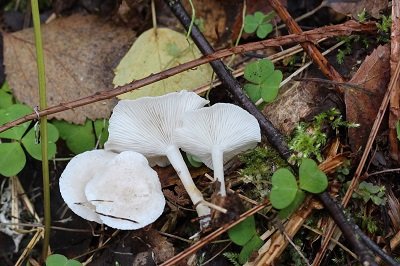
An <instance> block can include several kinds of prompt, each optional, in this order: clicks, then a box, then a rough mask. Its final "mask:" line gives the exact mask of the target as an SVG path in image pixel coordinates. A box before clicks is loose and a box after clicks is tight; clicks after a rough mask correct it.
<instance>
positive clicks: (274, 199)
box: [269, 168, 298, 209]
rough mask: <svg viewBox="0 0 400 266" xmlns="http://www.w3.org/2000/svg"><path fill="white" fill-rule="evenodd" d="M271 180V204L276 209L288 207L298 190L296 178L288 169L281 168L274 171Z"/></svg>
mask: <svg viewBox="0 0 400 266" xmlns="http://www.w3.org/2000/svg"><path fill="white" fill-rule="evenodd" d="M271 181H272V189H271V193H270V195H269V200H270V201H271V204H272V206H273V207H274V208H276V209H284V208H286V207H288V206H289V205H290V204H291V203H292V202H293V201H294V199H295V197H296V194H297V191H298V188H297V181H296V178H295V177H294V175H293V174H292V173H291V172H290V171H289V170H288V169H286V168H281V169H278V170H277V171H275V173H274V174H273V175H272V178H271Z"/></svg>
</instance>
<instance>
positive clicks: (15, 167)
mask: <svg viewBox="0 0 400 266" xmlns="http://www.w3.org/2000/svg"><path fill="white" fill-rule="evenodd" d="M0 154H1V156H0V174H1V175H3V176H14V175H16V174H18V173H19V172H21V170H22V169H23V168H24V166H25V163H26V158H25V153H24V151H23V149H22V147H21V145H20V144H19V143H18V142H10V143H1V144H0Z"/></svg>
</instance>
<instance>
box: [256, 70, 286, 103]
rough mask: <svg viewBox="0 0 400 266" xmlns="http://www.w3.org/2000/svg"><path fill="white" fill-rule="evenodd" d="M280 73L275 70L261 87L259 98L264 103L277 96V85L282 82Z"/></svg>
mask: <svg viewBox="0 0 400 266" xmlns="http://www.w3.org/2000/svg"><path fill="white" fill-rule="evenodd" d="M282 78H283V75H282V72H281V71H279V70H275V71H274V72H273V73H272V74H271V75H270V76H268V77H267V78H266V79H265V81H264V82H263V83H262V85H261V97H262V99H263V100H264V101H265V102H272V101H273V100H275V98H276V96H278V91H279V85H280V84H281V82H282Z"/></svg>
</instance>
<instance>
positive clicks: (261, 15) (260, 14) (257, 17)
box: [253, 11, 265, 25]
mask: <svg viewBox="0 0 400 266" xmlns="http://www.w3.org/2000/svg"><path fill="white" fill-rule="evenodd" d="M253 16H254V20H255V21H256V22H257V23H258V25H261V24H262V23H263V22H264V19H265V15H264V13H263V12H261V11H257V12H254V15H253Z"/></svg>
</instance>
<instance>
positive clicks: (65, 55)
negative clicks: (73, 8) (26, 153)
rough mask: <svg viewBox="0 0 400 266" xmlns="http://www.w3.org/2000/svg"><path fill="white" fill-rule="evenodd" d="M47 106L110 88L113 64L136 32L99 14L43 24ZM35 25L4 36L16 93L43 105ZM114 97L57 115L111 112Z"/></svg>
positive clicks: (75, 118) (77, 119)
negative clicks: (119, 25) (39, 86)
mask: <svg viewBox="0 0 400 266" xmlns="http://www.w3.org/2000/svg"><path fill="white" fill-rule="evenodd" d="M42 35H43V45H44V57H45V64H46V83H47V99H48V105H57V104H60V103H65V102H69V101H71V100H74V99H78V98H80V97H84V96H89V95H92V94H94V93H96V92H99V91H103V90H106V89H111V88H112V78H113V68H114V67H115V66H116V65H117V64H118V62H119V60H120V59H121V58H122V56H123V55H124V54H125V53H126V51H127V50H128V49H129V46H130V44H131V43H132V42H133V40H134V36H135V34H134V32H132V31H130V30H129V29H126V28H122V27H117V26H114V25H112V24H110V23H108V22H106V21H104V20H102V19H100V18H98V17H95V16H83V15H78V14H77V15H73V16H70V17H67V18H59V19H56V20H55V21H53V22H52V23H50V24H48V25H43V26H42ZM35 58H36V52H35V44H34V37H33V29H26V30H23V31H19V32H15V33H12V34H5V35H4V63H5V66H6V73H7V80H8V82H9V83H10V86H11V88H12V89H13V93H14V95H15V97H16V98H17V99H18V100H19V101H21V102H23V103H26V104H28V105H30V106H36V105H38V104H39V97H38V85H37V84H38V81H37V69H36V59H35ZM113 105H114V103H113V101H101V102H97V103H94V104H91V105H86V106H84V107H81V108H79V110H74V109H72V110H69V111H66V112H61V113H58V114H55V115H54V116H53V117H55V118H58V119H64V120H67V121H69V122H73V123H79V124H82V123H84V122H85V120H86V118H89V119H92V120H94V119H98V118H105V117H109V115H110V113H111V109H112V107H113Z"/></svg>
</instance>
